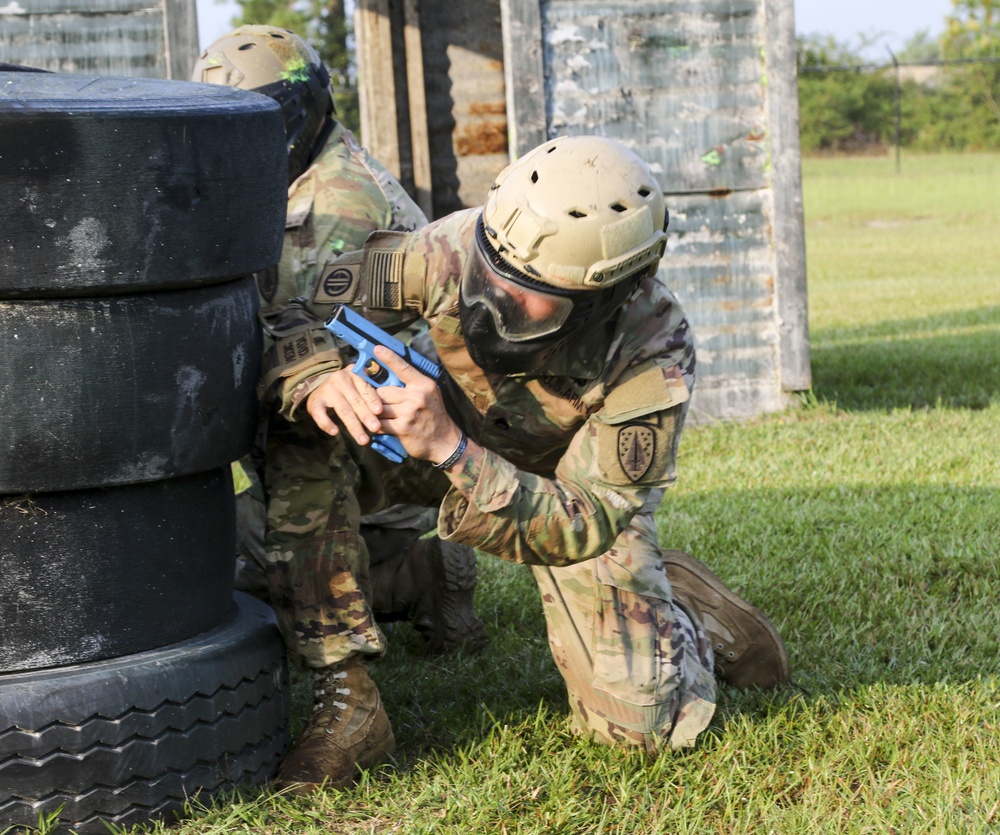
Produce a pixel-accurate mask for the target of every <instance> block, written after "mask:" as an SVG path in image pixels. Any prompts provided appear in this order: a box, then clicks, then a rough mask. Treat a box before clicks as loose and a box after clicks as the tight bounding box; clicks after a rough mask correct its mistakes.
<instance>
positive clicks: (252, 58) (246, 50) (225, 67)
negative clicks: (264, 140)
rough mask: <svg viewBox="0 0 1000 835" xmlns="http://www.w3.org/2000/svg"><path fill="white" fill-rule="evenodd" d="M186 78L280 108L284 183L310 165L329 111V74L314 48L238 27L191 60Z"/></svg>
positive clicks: (273, 32)
mask: <svg viewBox="0 0 1000 835" xmlns="http://www.w3.org/2000/svg"><path fill="white" fill-rule="evenodd" d="M191 80H192V81H203V82H206V83H209V84H225V85H226V86H229V87H239V88H240V89H243V90H253V91H254V92H257V93H263V94H264V95H265V96H270V97H271V98H273V99H274V100H275V101H277V102H278V103H279V104H280V105H281V110H282V115H283V116H284V120H285V138H286V141H287V145H288V172H289V182H291V181H292V180H294V179H295V178H296V177H298V176H299V175H300V174H301V173H302V172H303V171H305V170H306V168H307V167H308V166H309V162H310V159H311V157H312V153H313V145H314V143H315V141H316V138H317V136H318V134H319V132H320V129H321V128H322V127H323V125H324V123H325V122H326V120H327V117H328V116H332V115H333V113H334V107H333V88H332V87H331V85H330V74H329V72H328V71H327V69H326V66H324V64H323V61H322V60H321V59H320V57H319V55H318V54H317V53H316V50H314V49H313V48H312V47H311V46H309V44H307V43H306V42H305V41H304V40H303V39H302V38H300V37H299V36H298V35H296V34H295V33H294V32H290V31H288V30H287V29H280V28H278V27H277V26H241V27H239V28H238V29H236V30H235V31H233V32H231V33H230V34H228V35H224V36H223V37H221V38H219V39H218V40H217V41H215V42H214V43H213V44H211V45H210V46H209V47H208V48H207V49H206V50H205V51H204V52H203V53H202V54H201V56H200V57H199V58H198V60H197V61H196V62H195V65H194V70H193V71H192V73H191Z"/></svg>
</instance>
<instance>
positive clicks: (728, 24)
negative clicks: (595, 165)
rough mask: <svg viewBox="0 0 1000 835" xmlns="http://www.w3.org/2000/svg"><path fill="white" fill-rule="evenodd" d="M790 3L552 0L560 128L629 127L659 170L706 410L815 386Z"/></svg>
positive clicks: (551, 91)
mask: <svg viewBox="0 0 1000 835" xmlns="http://www.w3.org/2000/svg"><path fill="white" fill-rule="evenodd" d="M508 1H511V0H508ZM791 2H792V0H681V1H680V2H679V1H678V0H660V2H651V1H650V2H636V1H635V0H618V1H617V2H615V0H550V2H547V3H542V4H541V6H540V8H541V30H542V38H543V40H544V43H545V52H544V73H545V90H546V97H547V99H546V114H547V121H548V125H547V133H548V135H549V136H556V135H562V134H580V133H596V134H601V135H603V136H609V137H612V138H615V139H618V140H620V141H621V142H623V143H624V144H626V145H628V146H629V147H631V148H633V149H634V150H635V151H636V152H637V153H638V154H639V155H640V156H641V157H643V158H644V159H645V160H646V161H647V162H648V163H649V164H650V167H651V168H652V169H653V171H654V173H655V174H656V175H657V177H658V178H659V180H660V184H661V187H662V189H663V192H664V196H665V199H666V201H667V204H668V206H669V207H670V210H671V215H672V218H673V220H672V223H671V228H670V233H671V237H670V245H669V249H668V253H667V256H666V258H665V259H664V268H665V270H666V272H667V276H668V281H669V283H670V285H671V287H672V288H674V289H675V291H676V292H677V294H678V296H679V297H680V299H681V301H682V302H683V304H684V306H685V308H686V310H687V311H688V313H689V316H690V319H691V322H692V325H693V327H694V332H695V339H696V345H697V349H698V383H697V386H696V390H695V395H694V398H693V400H692V413H693V415H694V416H695V418H696V419H698V418H701V419H707V418H742V417H748V416H752V415H756V414H760V413H762V412H768V411H775V410H779V409H782V408H784V407H785V406H787V404H788V392H789V391H792V390H795V389H801V388H804V387H807V386H808V381H809V373H808V362H809V358H808V335H807V329H806V316H805V311H806V299H805V263H804V246H803V243H802V241H803V238H802V218H801V213H800V212H799V213H798V214H796V205H798V206H799V209H800V208H801V180H800V177H799V156H798V133H797V115H793V117H792V118H789V113H794V114H797V111H793V110H789V108H788V105H787V103H786V102H783V101H780V100H776V94H777V95H780V96H788V95H791V96H792V97H793V98H794V90H795V65H794V22H793V21H792V19H791ZM789 42H790V43H792V49H791V55H792V59H791V61H789V60H788V48H787V47H788V43H789ZM521 83H522V84H524V83H525V82H524V81H523V80H522V82H521ZM519 150H523V149H519ZM776 165H777V168H776ZM779 187H780V188H781V190H782V191H781V194H776V191H775V189H776V188H779ZM796 201H797V202H796ZM786 352H787V355H786Z"/></svg>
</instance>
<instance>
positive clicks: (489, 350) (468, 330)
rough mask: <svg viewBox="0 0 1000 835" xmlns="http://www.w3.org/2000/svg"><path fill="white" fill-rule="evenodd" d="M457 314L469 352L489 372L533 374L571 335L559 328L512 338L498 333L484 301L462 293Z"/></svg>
mask: <svg viewBox="0 0 1000 835" xmlns="http://www.w3.org/2000/svg"><path fill="white" fill-rule="evenodd" d="M458 318H459V321H460V322H461V324H462V335H463V336H464V337H465V347H466V348H468V350H469V356H471V357H472V361H473V362H474V363H475V364H476V365H478V366H479V367H480V368H481V369H483V371H486V372H487V373H490V374H505V375H506V374H530V373H532V372H533V371H538V370H539V369H540V368H541V367H542V366H543V365H544V364H545V362H546V361H547V360H548V359H549V358H550V357H551V356H552V355H553V354H555V353H556V352H557V351H558V350H559V349H560V348H562V347H563V345H565V344H566V340H567V339H568V338H569V337H570V336H571V335H572V334H566V333H562V332H560V331H556V332H555V333H552V334H548V335H547V336H542V337H539V338H538V339H528V340H525V341H524V342H510V341H509V340H506V339H504V338H503V337H502V336H500V334H498V333H497V330H496V326H495V324H494V322H493V317H492V316H491V315H490V312H489V311H488V310H487V309H486V308H485V307H484V306H483V305H482V304H474V305H467V304H466V303H465V299H464V298H462V297H461V294H459V303H458Z"/></svg>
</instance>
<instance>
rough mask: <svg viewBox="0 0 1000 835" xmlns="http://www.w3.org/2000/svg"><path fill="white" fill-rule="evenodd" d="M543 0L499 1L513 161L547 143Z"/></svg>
mask: <svg viewBox="0 0 1000 835" xmlns="http://www.w3.org/2000/svg"><path fill="white" fill-rule="evenodd" d="M539 2H540V0H500V19H501V22H502V27H503V65H504V83H505V85H506V99H507V132H508V137H509V142H508V144H509V146H510V156H511V159H517V158H518V157H519V156H521V155H522V154H524V153H525V152H527V151H530V150H531V149H532V148H534V147H535V146H537V145H541V144H542V143H543V142H544V141H545V140H546V139H548V133H547V130H548V121H547V119H546V112H545V99H546V97H545V67H544V62H543V54H542V48H543V44H542V16H541V11H540V10H539Z"/></svg>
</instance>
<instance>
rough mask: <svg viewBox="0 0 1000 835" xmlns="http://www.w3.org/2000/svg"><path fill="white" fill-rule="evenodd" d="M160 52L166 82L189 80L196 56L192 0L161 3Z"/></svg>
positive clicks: (195, 14)
mask: <svg viewBox="0 0 1000 835" xmlns="http://www.w3.org/2000/svg"><path fill="white" fill-rule="evenodd" d="M163 50H164V53H165V55H166V65H167V67H166V69H167V78H173V79H176V80H179V81H187V80H189V79H190V78H191V68H192V67H193V66H194V62H195V61H196V60H197V59H198V53H199V49H198V15H197V13H196V11H195V4H194V0H163Z"/></svg>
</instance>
